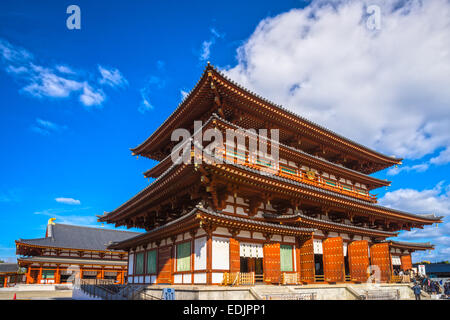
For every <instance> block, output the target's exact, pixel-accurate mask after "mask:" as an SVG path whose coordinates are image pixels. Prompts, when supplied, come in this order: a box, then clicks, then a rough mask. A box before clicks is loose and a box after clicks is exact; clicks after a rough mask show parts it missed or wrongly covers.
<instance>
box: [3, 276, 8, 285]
mask: <svg viewBox="0 0 450 320" xmlns="http://www.w3.org/2000/svg"><path fill="white" fill-rule="evenodd" d="M7 285H8V274H7V273H6V274H5V280H4V284H3V288H6V286H7Z"/></svg>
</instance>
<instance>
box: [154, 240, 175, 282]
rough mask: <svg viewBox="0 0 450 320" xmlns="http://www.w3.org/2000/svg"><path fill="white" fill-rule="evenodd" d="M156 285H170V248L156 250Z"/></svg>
mask: <svg viewBox="0 0 450 320" xmlns="http://www.w3.org/2000/svg"><path fill="white" fill-rule="evenodd" d="M156 281H157V283H158V284H159V283H169V284H170V283H172V246H168V247H164V248H160V249H158V276H157V279H156Z"/></svg>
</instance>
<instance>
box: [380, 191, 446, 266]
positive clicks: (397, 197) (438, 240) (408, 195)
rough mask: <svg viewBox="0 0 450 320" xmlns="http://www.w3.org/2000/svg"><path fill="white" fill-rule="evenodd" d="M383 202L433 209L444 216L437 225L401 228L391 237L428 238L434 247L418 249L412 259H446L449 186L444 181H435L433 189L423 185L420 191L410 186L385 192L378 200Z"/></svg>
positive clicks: (405, 207) (403, 207) (418, 210)
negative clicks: (396, 235) (398, 232)
mask: <svg viewBox="0 0 450 320" xmlns="http://www.w3.org/2000/svg"><path fill="white" fill-rule="evenodd" d="M379 203H380V204H381V205H383V206H387V207H390V208H396V209H400V210H405V211H407V212H411V213H434V214H436V215H441V216H444V220H443V223H442V224H440V225H439V226H438V227H437V228H436V226H435V225H433V226H425V227H424V228H423V229H412V230H411V231H405V232H402V233H401V234H400V235H399V237H397V238H395V239H394V240H400V241H402V240H404V241H413V242H414V241H415V242H428V241H429V242H431V243H433V244H434V245H435V246H436V249H435V250H433V251H430V252H428V251H427V252H421V251H418V252H416V253H414V255H413V258H414V261H421V260H432V261H441V260H450V251H449V250H448V247H449V246H450V222H448V221H447V219H448V218H449V217H450V187H449V186H445V187H444V182H440V183H438V184H437V185H436V186H435V187H434V188H433V189H425V190H422V191H419V190H414V189H399V190H395V191H392V192H387V193H386V194H385V195H384V197H383V198H381V199H380V200H379Z"/></svg>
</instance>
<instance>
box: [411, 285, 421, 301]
mask: <svg viewBox="0 0 450 320" xmlns="http://www.w3.org/2000/svg"><path fill="white" fill-rule="evenodd" d="M412 289H413V291H414V296H415V297H416V300H420V290H421V289H420V285H419V284H418V283H417V284H416V285H415V286H414V287H413V288H412Z"/></svg>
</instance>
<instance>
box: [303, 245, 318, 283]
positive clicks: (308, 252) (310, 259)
mask: <svg viewBox="0 0 450 320" xmlns="http://www.w3.org/2000/svg"><path fill="white" fill-rule="evenodd" d="M314 276H315V270H314V243H313V239H312V238H311V239H309V240H306V241H305V242H304V243H303V244H302V245H301V246H300V279H301V281H304V282H314Z"/></svg>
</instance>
